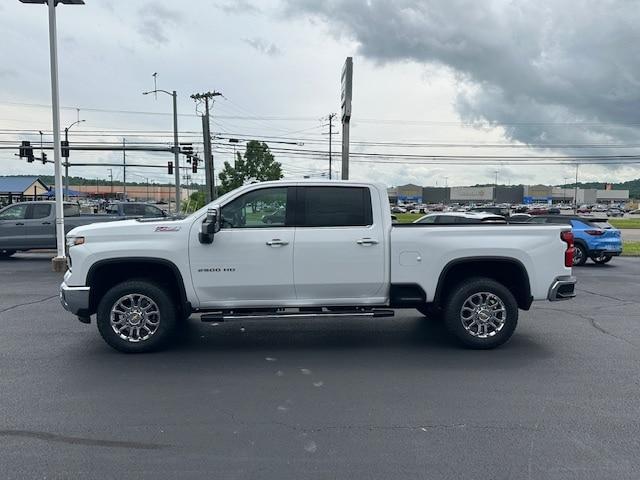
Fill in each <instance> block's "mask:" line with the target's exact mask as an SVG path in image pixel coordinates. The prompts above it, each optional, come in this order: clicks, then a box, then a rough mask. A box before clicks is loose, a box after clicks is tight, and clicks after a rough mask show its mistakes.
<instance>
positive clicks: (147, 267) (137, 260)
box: [86, 257, 192, 314]
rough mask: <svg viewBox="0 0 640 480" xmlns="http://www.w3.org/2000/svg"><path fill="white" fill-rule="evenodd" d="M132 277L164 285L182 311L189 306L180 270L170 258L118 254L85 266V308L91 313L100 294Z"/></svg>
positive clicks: (186, 309) (187, 309)
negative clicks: (115, 256)
mask: <svg viewBox="0 0 640 480" xmlns="http://www.w3.org/2000/svg"><path fill="white" fill-rule="evenodd" d="M132 279H148V280H150V281H151V282H152V283H155V284H159V285H161V286H164V287H166V288H167V290H168V292H169V293H170V294H171V295H172V296H173V298H174V301H176V302H177V306H178V308H179V309H180V310H181V311H182V312H183V313H184V314H189V313H191V310H192V308H191V305H190V303H189V302H188V300H187V293H186V289H185V285H184V280H183V278H182V274H181V273H180V269H179V268H178V267H177V266H176V265H175V264H174V263H173V262H171V261H169V260H166V259H164V258H154V257H119V258H110V259H105V260H100V261H98V262H96V263H94V264H93V265H91V267H90V268H89V271H88V272H87V281H86V285H87V286H88V287H90V288H91V290H90V294H89V311H90V313H91V314H93V313H95V312H96V310H97V307H98V303H99V302H100V299H101V298H102V296H103V295H104V294H105V293H106V292H107V290H109V289H110V288H111V287H113V286H114V285H117V284H118V283H121V282H124V281H126V280H132Z"/></svg>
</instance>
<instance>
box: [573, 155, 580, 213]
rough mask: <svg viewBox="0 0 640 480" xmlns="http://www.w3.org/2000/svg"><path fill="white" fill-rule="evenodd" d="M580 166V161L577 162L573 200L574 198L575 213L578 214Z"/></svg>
mask: <svg viewBox="0 0 640 480" xmlns="http://www.w3.org/2000/svg"><path fill="white" fill-rule="evenodd" d="M579 166H580V164H579V163H576V185H575V187H574V189H573V200H574V202H575V203H574V210H573V213H575V214H576V215H577V214H578V167H579Z"/></svg>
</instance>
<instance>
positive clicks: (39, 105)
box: [0, 0, 640, 185]
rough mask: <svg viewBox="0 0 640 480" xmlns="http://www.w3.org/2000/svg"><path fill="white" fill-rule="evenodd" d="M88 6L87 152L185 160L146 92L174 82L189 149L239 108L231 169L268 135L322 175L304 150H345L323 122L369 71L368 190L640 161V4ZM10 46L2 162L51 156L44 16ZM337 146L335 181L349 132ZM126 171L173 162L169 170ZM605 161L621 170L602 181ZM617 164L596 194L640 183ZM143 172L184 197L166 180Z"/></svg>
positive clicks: (81, 55)
mask: <svg viewBox="0 0 640 480" xmlns="http://www.w3.org/2000/svg"><path fill="white" fill-rule="evenodd" d="M85 1H86V3H87V5H85V6H64V5H63V6H59V7H58V9H57V12H58V38H59V61H60V96H61V103H62V105H63V106H64V107H65V108H64V109H63V111H62V123H63V126H65V125H68V124H70V123H71V122H73V121H75V120H76V119H77V115H78V111H77V109H80V110H79V115H80V118H81V119H84V120H86V122H84V123H82V124H80V125H78V126H75V127H73V129H72V131H71V141H72V142H73V141H83V142H120V141H122V138H123V137H125V138H126V141H127V142H128V143H130V144H133V143H135V142H157V143H158V144H168V143H169V142H170V141H171V134H170V130H171V128H172V120H171V115H170V112H171V99H170V98H169V97H168V96H165V95H159V96H158V98H157V99H154V98H153V96H143V95H141V93H142V91H144V90H150V89H152V88H153V78H152V74H153V73H154V72H157V73H158V77H157V80H158V88H163V89H167V90H173V89H175V90H177V91H178V95H179V101H178V109H179V112H180V118H179V123H180V126H179V128H180V131H181V132H183V133H182V134H181V140H182V141H188V140H192V141H194V142H197V141H198V140H199V139H201V137H200V136H199V133H200V131H201V121H200V118H199V117H198V115H197V112H196V104H195V103H194V102H193V101H192V100H191V99H190V98H189V95H190V94H192V93H195V92H202V91H207V90H217V91H220V92H222V93H223V95H224V97H218V99H217V100H216V102H215V105H214V108H213V117H212V121H213V124H212V130H213V131H214V132H215V133H216V135H217V136H219V137H221V138H220V139H219V140H217V141H216V143H217V145H216V153H215V162H216V168H218V165H220V164H221V162H222V161H224V160H231V158H232V155H233V153H232V149H233V147H232V146H231V145H230V144H228V140H227V139H228V138H252V137H253V138H264V139H267V143H269V144H270V146H271V147H272V148H274V149H277V150H276V157H277V159H278V160H279V161H281V162H282V163H283V165H284V170H285V172H286V176H287V177H298V178H299V177H301V176H303V175H319V174H321V173H323V172H327V170H328V154H326V153H303V154H300V153H299V152H295V151H292V150H301V149H306V150H312V151H314V152H326V151H327V150H328V136H327V135H326V134H324V133H326V132H328V127H326V126H323V125H326V123H327V121H326V118H324V119H323V117H326V116H327V115H328V114H329V113H332V112H339V109H340V105H339V99H340V71H341V68H342V65H343V63H344V59H345V57H347V56H353V58H354V100H353V118H352V128H351V139H352V141H353V144H352V151H353V152H356V153H367V154H373V155H367V156H354V157H353V159H352V165H351V172H352V175H351V177H352V178H354V179H362V180H371V181H381V182H384V183H386V184H388V185H398V184H404V183H408V182H412V183H418V184H421V185H443V184H444V183H445V182H447V183H448V184H449V185H470V184H476V183H492V182H493V181H494V178H495V172H496V171H498V176H499V182H500V183H511V184H515V183H538V182H541V183H555V184H560V183H562V182H564V181H565V180H564V179H565V178H573V176H574V175H575V167H574V166H573V165H571V164H570V163H568V162H566V161H565V162H563V163H560V160H558V159H557V158H556V157H562V156H569V157H576V156H604V157H607V156H620V155H640V138H638V135H639V133H640V115H639V114H638V112H640V49H638V48H637V45H639V44H640V29H638V28H637V25H638V24H639V23H640V8H638V7H639V5H638V2H636V1H630V0H620V1H613V0H599V1H591V0H584V1H581V0H571V1H569V0H536V1H533V0H519V1H518V0H510V1H506V0H486V1H483V2H478V1H473V0H446V1H445V0H396V1H385V2H383V1H376V0H324V1H317V0H281V1H276V0H273V1H257V0H189V1H184V2H175V1H171V2H170V1H162V0H155V1H148V0H130V1H127V2H124V1H116V0H85ZM0 31H2V32H3V42H2V45H1V46H0V87H1V88H0V142H2V143H0V146H2V145H7V142H11V141H17V140H21V139H30V140H31V141H32V143H35V144H37V143H38V142H39V138H40V136H39V134H38V133H37V131H38V130H42V131H43V132H44V133H45V136H44V140H45V141H47V140H48V141H50V140H51V136H50V131H51V113H50V107H49V104H50V98H51V92H50V83H49V63H48V32H47V15H46V8H45V7H44V6H38V5H23V4H21V3H19V2H18V0H15V1H14V0H3V1H2V3H0ZM337 120H338V121H337V122H336V129H335V130H336V131H338V132H340V130H341V129H340V125H339V123H340V122H339V116H338V119H337ZM333 139H334V142H333V149H334V152H337V155H335V156H334V159H335V161H334V172H338V171H339V167H340V162H339V150H340V136H339V135H336V136H334V137H333ZM289 143H293V145H290V144H289ZM194 144H195V143H194ZM195 146H196V148H201V147H199V146H198V145H197V144H195ZM238 148H242V147H241V144H240V146H239V147H238ZM285 149H288V150H285ZM72 155H73V157H72V162H73V161H76V162H87V163H102V164H105V163H118V162H121V159H122V154H121V153H109V152H106V153H105V152H93V153H90V152H81V153H80V152H78V153H76V152H74V153H72ZM407 155H411V157H407ZM431 156H444V158H439V159H438V160H437V162H438V163H434V160H433V159H432V157H431ZM456 156H457V158H455V157H456ZM469 156H471V157H478V156H480V157H517V158H516V159H511V160H507V159H504V158H503V159H500V158H494V159H490V160H479V159H477V158H472V159H468V158H465V157H469ZM447 157H454V158H447ZM461 157H462V158H461ZM523 157H527V158H528V159H523ZM530 157H537V158H530ZM539 157H542V158H539ZM547 158H550V159H549V160H546V159H547ZM127 159H128V161H129V162H130V163H136V164H149V165H151V164H154V165H166V161H167V160H170V159H171V155H170V154H166V153H164V154H151V153H142V152H135V153H133V152H132V153H129V154H128V156H127ZM594 161H600V162H605V161H607V162H609V164H608V165H595V164H590V165H585V163H587V162H594ZM615 161H618V162H620V161H621V160H618V159H616V160H615ZM622 161H627V160H622ZM612 162H614V160H612V159H606V160H601V159H597V160H583V161H582V165H581V166H580V179H581V181H587V180H589V181H623V180H629V179H633V178H638V177H640V168H639V164H638V163H633V164H631V163H627V164H624V165H621V164H613V163H612ZM536 163H538V164H536ZM0 167H1V169H2V170H1V171H2V173H10V174H25V173H38V174H44V173H50V172H51V171H52V167H51V166H50V165H47V166H43V165H41V164H30V165H27V164H26V162H24V160H19V159H17V157H15V156H14V152H13V151H9V150H0ZM108 168H112V169H113V174H114V177H115V178H118V179H121V178H122V177H121V175H122V169H121V168H119V167H108V166H106V165H102V166H97V167H76V168H75V169H72V174H77V175H82V176H86V177H98V178H107V176H108V170H107V169H108ZM127 172H128V178H130V179H132V180H143V179H144V178H149V179H151V180H156V181H170V177H169V176H168V175H167V174H166V173H165V171H164V170H162V169H157V168H156V169H151V168H143V167H132V168H129V169H127ZM202 177H203V175H202V174H201V173H200V174H198V175H197V176H196V179H197V180H201V179H202Z"/></svg>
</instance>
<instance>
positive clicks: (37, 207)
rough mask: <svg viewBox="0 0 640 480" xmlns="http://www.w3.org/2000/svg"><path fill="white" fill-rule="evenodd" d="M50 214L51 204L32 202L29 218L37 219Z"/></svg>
mask: <svg viewBox="0 0 640 480" xmlns="http://www.w3.org/2000/svg"><path fill="white" fill-rule="evenodd" d="M50 214H51V205H50V204H48V203H34V204H32V205H31V212H30V213H29V218H30V219H32V220H37V219H40V218H47V217H48V216H49V215H50Z"/></svg>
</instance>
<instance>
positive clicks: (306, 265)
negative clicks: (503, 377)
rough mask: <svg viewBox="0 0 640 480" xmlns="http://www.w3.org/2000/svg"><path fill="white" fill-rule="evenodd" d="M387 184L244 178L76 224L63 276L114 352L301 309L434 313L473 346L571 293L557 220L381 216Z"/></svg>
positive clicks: (567, 236) (68, 299)
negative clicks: (158, 205) (204, 325)
mask: <svg viewBox="0 0 640 480" xmlns="http://www.w3.org/2000/svg"><path fill="white" fill-rule="evenodd" d="M389 212H390V209H389V202H388V199H387V191H386V188H385V187H384V186H382V185H374V184H369V183H359V182H346V181H332V182H326V181H321V182H318V181H291V182H289V181H278V182H265V183H257V184H252V185H246V186H243V187H241V188H239V189H237V190H234V191H232V192H230V193H227V194H226V195H224V196H222V197H220V198H218V199H217V200H216V201H214V202H213V203H211V204H210V205H208V206H206V207H205V208H202V209H201V210H199V211H197V212H195V213H194V214H192V215H190V216H189V217H187V218H184V219H178V220H176V219H138V220H125V221H122V222H117V223H109V224H94V225H88V226H83V227H78V228H75V229H74V230H72V231H71V232H69V234H68V235H67V246H68V251H69V260H70V261H69V269H68V271H67V272H66V274H65V276H64V282H63V283H62V285H61V287H60V299H61V302H62V304H63V306H64V308H66V309H67V310H69V311H70V312H72V313H74V314H75V315H77V316H78V318H79V320H80V321H82V322H84V323H90V318H91V315H93V314H96V318H97V325H98V330H99V332H100V334H101V335H102V337H103V338H104V340H105V341H106V342H107V343H108V344H109V345H111V346H112V347H114V348H116V349H117V350H120V351H123V352H146V351H150V350H155V349H158V348H161V347H163V346H165V345H167V344H168V343H169V342H170V341H171V339H172V337H173V335H174V332H175V330H176V328H178V327H179V325H180V323H181V322H184V321H185V320H186V319H187V318H188V317H189V316H190V315H191V314H192V313H200V314H202V315H201V319H202V320H203V321H224V320H228V319H231V318H263V317H270V316H278V317H280V316H292V317H299V316H309V315H314V316H315V315H331V316H341V315H349V316H351V315H361V316H372V317H376V316H383V315H393V314H394V310H392V309H397V308H415V309H418V310H419V311H420V312H422V313H423V314H424V315H426V316H433V317H438V318H442V320H443V321H444V322H445V324H446V326H447V329H448V330H449V331H450V332H451V334H453V335H454V336H455V337H456V338H457V339H458V340H459V341H460V342H461V343H462V344H464V345H466V346H468V347H471V348H493V347H496V346H498V345H501V344H503V343H504V342H506V341H507V340H508V339H509V338H510V337H511V335H512V334H513V332H514V330H515V328H516V324H517V321H518V310H519V309H523V310H528V309H529V308H530V306H531V304H532V302H533V301H534V300H551V301H555V300H564V299H569V298H572V297H573V296H574V295H575V293H574V287H575V282H576V280H575V277H573V276H572V275H571V266H572V261H573V235H572V234H571V231H570V229H569V227H568V226H563V225H526V224H525V225H506V224H505V225H496V224H455V225H442V224H424V225H422V224H407V225H392V223H391V216H390V213H389Z"/></svg>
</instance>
